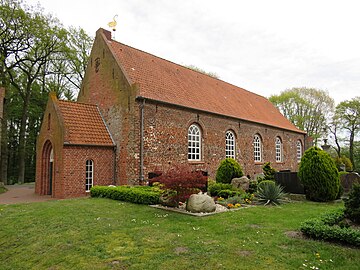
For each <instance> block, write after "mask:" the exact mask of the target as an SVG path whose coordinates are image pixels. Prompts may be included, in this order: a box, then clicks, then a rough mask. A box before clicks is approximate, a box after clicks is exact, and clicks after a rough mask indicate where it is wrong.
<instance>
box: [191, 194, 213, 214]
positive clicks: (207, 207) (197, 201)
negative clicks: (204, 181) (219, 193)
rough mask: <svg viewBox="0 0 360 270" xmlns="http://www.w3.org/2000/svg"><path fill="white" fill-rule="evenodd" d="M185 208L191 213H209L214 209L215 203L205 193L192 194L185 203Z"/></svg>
mask: <svg viewBox="0 0 360 270" xmlns="http://www.w3.org/2000/svg"><path fill="white" fill-rule="evenodd" d="M186 210H187V211H189V212H192V213H211V212H214V211H215V210H216V204H215V202H214V200H213V198H211V197H210V196H209V195H207V194H202V193H199V194H192V195H190V197H189V199H188V201H187V203H186Z"/></svg>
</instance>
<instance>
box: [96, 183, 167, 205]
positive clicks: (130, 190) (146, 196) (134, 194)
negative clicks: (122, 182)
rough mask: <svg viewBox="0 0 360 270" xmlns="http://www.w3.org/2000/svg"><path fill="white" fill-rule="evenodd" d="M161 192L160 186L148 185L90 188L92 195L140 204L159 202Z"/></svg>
mask: <svg viewBox="0 0 360 270" xmlns="http://www.w3.org/2000/svg"><path fill="white" fill-rule="evenodd" d="M160 194H161V192H160V191H159V189H158V188H152V187H147V186H117V187H106V186H94V187H92V188H91V189H90V195H91V197H102V198H109V199H113V200H119V201H125V202H131V203H138V204H157V203H159V198H160Z"/></svg>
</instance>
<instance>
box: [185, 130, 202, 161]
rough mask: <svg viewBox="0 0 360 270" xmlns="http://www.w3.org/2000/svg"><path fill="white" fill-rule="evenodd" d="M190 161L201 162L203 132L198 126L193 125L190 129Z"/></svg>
mask: <svg viewBox="0 0 360 270" xmlns="http://www.w3.org/2000/svg"><path fill="white" fill-rule="evenodd" d="M188 160H189V161H200V160H201V130H200V127H199V126H198V125H196V124H192V125H191V126H190V127H189V129H188Z"/></svg>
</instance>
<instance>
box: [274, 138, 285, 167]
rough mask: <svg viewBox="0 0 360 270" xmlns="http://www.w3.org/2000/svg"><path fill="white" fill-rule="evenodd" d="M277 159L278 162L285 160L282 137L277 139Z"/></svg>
mask: <svg viewBox="0 0 360 270" xmlns="http://www.w3.org/2000/svg"><path fill="white" fill-rule="evenodd" d="M275 160H276V162H283V144H282V141H281V138H280V137H276V139H275Z"/></svg>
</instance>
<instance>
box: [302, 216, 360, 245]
mask: <svg viewBox="0 0 360 270" xmlns="http://www.w3.org/2000/svg"><path fill="white" fill-rule="evenodd" d="M343 219H344V210H343V209H340V210H338V211H336V212H332V213H328V214H325V215H324V216H322V217H321V218H313V219H309V220H306V221H305V222H304V223H302V224H301V227H300V230H301V231H302V232H303V233H304V234H306V235H307V236H309V237H311V238H314V239H320V240H328V241H338V242H341V243H345V244H350V245H354V246H358V247H360V231H358V230H354V229H351V228H345V227H344V228H341V227H339V226H337V225H336V224H337V223H339V222H341V221H342V220H343Z"/></svg>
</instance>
